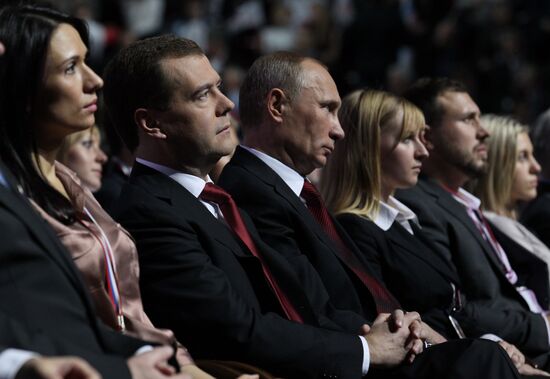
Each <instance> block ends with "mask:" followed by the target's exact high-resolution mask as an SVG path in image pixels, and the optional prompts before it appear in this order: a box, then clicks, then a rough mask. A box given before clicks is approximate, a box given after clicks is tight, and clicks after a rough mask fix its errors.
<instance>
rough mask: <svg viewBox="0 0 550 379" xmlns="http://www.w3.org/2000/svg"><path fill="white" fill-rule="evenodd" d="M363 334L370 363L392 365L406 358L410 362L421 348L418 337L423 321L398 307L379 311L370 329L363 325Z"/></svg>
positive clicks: (415, 314)
mask: <svg viewBox="0 0 550 379" xmlns="http://www.w3.org/2000/svg"><path fill="white" fill-rule="evenodd" d="M363 332H366V333H364V334H363V336H364V337H365V338H366V339H367V342H368V344H369V350H370V356H371V364H372V365H375V366H381V367H394V366H397V365H399V364H401V363H402V362H403V361H405V360H408V361H409V362H412V361H413V360H414V358H415V357H416V355H418V354H420V353H421V352H422V349H423V343H422V340H421V339H420V335H421V334H422V333H423V332H422V322H421V320H420V315H419V314H418V313H416V312H411V313H404V312H403V311H401V310H397V311H394V312H392V314H388V313H381V314H379V315H378V317H377V318H376V320H374V323H373V324H372V326H371V327H370V328H368V327H367V328H365V327H363Z"/></svg>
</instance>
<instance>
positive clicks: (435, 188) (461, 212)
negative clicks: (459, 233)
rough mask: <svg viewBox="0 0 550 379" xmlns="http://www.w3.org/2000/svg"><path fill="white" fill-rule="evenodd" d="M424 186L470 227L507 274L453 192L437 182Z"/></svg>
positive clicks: (428, 182)
mask: <svg viewBox="0 0 550 379" xmlns="http://www.w3.org/2000/svg"><path fill="white" fill-rule="evenodd" d="M423 187H424V188H425V189H426V190H427V192H429V193H431V194H432V196H435V197H436V199H437V200H436V201H437V203H438V204H439V206H440V207H441V209H443V211H444V212H447V213H448V214H449V215H450V216H451V217H453V218H455V219H457V220H458V221H460V222H461V223H462V225H464V226H465V227H466V228H467V229H468V231H469V232H470V234H471V235H472V237H473V238H474V239H475V240H476V241H477V242H478V243H479V245H480V246H481V248H482V250H483V252H484V253H485V255H486V256H487V258H488V259H489V261H490V262H491V263H492V264H493V265H494V266H495V267H496V269H497V270H498V271H499V272H500V273H501V274H502V275H505V273H504V271H503V268H502V263H501V262H500V261H499V260H498V258H497V257H496V256H495V253H494V252H493V249H492V247H491V246H490V245H489V244H488V243H487V241H485V239H484V238H483V236H482V235H481V233H480V231H479V230H478V229H477V227H476V226H475V224H474V222H473V221H472V220H471V219H470V216H468V213H467V212H466V209H464V206H463V205H462V204H460V203H459V202H458V201H456V200H455V199H454V198H453V197H452V195H451V194H449V193H448V192H447V191H445V190H444V189H443V188H441V187H440V186H439V185H438V184H436V183H432V182H430V181H429V180H427V181H425V182H424V183H423Z"/></svg>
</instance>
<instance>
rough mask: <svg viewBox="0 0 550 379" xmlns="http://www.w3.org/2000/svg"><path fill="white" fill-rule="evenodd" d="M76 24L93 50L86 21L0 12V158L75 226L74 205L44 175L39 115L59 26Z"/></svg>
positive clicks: (51, 13) (24, 10) (23, 10)
mask: <svg viewBox="0 0 550 379" xmlns="http://www.w3.org/2000/svg"><path fill="white" fill-rule="evenodd" d="M62 23H65V24H69V25H71V26H73V27H74V28H75V29H76V30H77V31H78V33H79V34H80V37H81V38H82V41H83V42H84V43H85V44H86V46H88V29H87V26H86V24H85V23H84V21H82V20H80V19H77V18H74V17H71V16H69V15H66V14H63V13H60V12H58V11H55V10H53V9H50V8H44V7H39V6H32V5H12V6H6V7H3V8H0V41H2V43H3V44H4V45H5V47H6V52H5V54H4V56H2V57H1V58H0V158H1V159H2V160H3V162H4V164H5V165H6V166H7V167H8V168H9V169H10V171H11V172H12V173H13V175H14V176H15V178H16V180H17V182H18V184H19V185H20V186H21V188H22V190H23V191H24V193H25V194H26V195H27V196H28V197H30V198H31V199H33V200H34V201H35V202H36V203H37V204H38V205H39V206H40V207H42V209H44V210H45V211H46V212H47V213H48V214H50V215H51V216H53V217H55V218H56V219H58V220H60V221H62V222H65V223H71V222H73V221H74V215H75V211H74V209H73V207H72V205H71V203H70V202H69V201H68V200H67V199H66V198H65V197H64V196H63V195H61V194H60V193H59V192H58V191H56V190H55V189H54V188H53V187H52V186H50V185H49V184H48V182H47V181H46V180H45V179H44V178H43V176H42V175H41V173H40V171H39V168H37V166H36V164H35V161H34V159H33V155H35V154H37V153H38V151H37V144H36V136H35V135H36V134H35V127H36V125H33V119H35V117H33V116H34V115H33V112H34V109H35V108H36V105H37V104H39V102H40V101H42V99H40V98H38V95H37V94H38V93H39V91H38V90H39V89H40V86H42V84H43V82H44V66H45V61H46V56H47V52H48V47H49V44H50V39H51V36H52V34H53V32H54V30H55V29H56V28H57V27H58V25H59V24H62Z"/></svg>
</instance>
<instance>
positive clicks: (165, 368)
mask: <svg viewBox="0 0 550 379" xmlns="http://www.w3.org/2000/svg"><path fill="white" fill-rule="evenodd" d="M173 352H174V350H173V349H172V348H171V347H169V346H163V347H158V348H155V349H153V350H152V351H149V352H147V353H143V354H139V355H136V356H133V357H132V358H130V359H128V368H129V369H130V373H131V374H132V379H163V378H168V377H170V378H172V379H191V377H190V376H189V375H187V374H183V373H180V374H177V375H176V374H175V372H176V370H174V368H173V367H172V366H170V365H169V364H168V359H170V357H171V356H172V354H173Z"/></svg>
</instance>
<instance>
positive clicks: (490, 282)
mask: <svg viewBox="0 0 550 379" xmlns="http://www.w3.org/2000/svg"><path fill="white" fill-rule="evenodd" d="M396 197H397V198H398V199H399V200H401V201H402V202H403V203H405V204H406V205H407V206H409V207H410V208H411V209H412V210H413V211H414V212H415V213H416V214H417V216H418V218H419V220H420V224H421V225H422V230H423V231H424V233H425V234H426V236H428V237H429V238H430V239H431V240H432V241H434V242H435V245H436V248H437V249H438V251H439V253H440V254H442V256H443V257H445V258H446V259H448V260H451V261H452V262H453V264H454V266H455V267H456V269H457V272H458V274H459V276H460V279H461V282H462V289H463V291H464V293H465V295H466V297H467V298H468V300H469V302H470V303H474V304H475V303H476V302H477V303H479V304H481V305H482V307H480V308H479V309H478V310H477V312H485V314H484V315H483V316H482V317H479V319H481V320H490V321H491V322H490V323H489V324H488V325H486V328H487V329H486V330H488V331H491V332H492V333H494V334H497V335H499V336H500V337H502V338H504V339H505V340H507V341H508V342H511V343H513V344H515V345H517V346H518V347H519V348H520V349H522V350H523V351H524V352H525V353H528V354H531V355H537V354H542V353H545V352H547V351H548V349H549V346H548V334H547V331H546V324H545V323H544V320H543V317H542V316H541V315H538V314H535V313H532V312H530V311H529V308H528V307H527V304H526V303H525V301H524V300H523V298H522V297H521V296H520V295H519V294H518V292H517V291H516V289H515V288H514V287H513V286H512V285H511V284H510V282H508V280H507V279H506V277H505V274H504V271H503V269H502V268H501V264H500V261H499V260H498V259H497V258H496V257H495V254H494V253H493V251H492V249H491V247H490V246H489V245H488V243H487V242H486V241H485V240H484V239H483V237H482V235H481V234H480V233H479V231H478V229H477V228H476V226H475V224H474V223H473V221H472V220H471V219H470V218H469V216H468V214H467V213H466V210H465V208H464V206H462V205H461V204H460V203H458V202H457V201H456V200H455V199H454V198H453V197H452V195H451V194H449V193H448V192H447V191H445V190H444V189H443V188H442V187H441V186H439V185H438V184H437V183H435V182H434V181H432V180H431V179H429V178H426V177H423V178H421V180H419V183H418V184H417V185H416V186H415V187H414V188H412V189H409V190H406V191H398V193H397V196H396ZM508 253H509V252H508Z"/></svg>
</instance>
